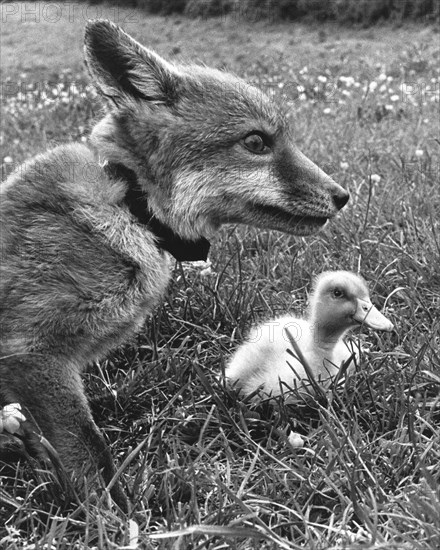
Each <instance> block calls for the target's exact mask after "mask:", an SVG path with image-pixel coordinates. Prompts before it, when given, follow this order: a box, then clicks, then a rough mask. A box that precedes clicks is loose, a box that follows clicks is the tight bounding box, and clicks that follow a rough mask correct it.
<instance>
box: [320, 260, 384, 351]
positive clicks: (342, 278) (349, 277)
mask: <svg viewBox="0 0 440 550" xmlns="http://www.w3.org/2000/svg"><path fill="white" fill-rule="evenodd" d="M309 322H310V323H311V324H313V326H314V327H315V328H316V329H317V330H318V331H319V332H320V336H321V337H322V338H323V340H326V339H331V340H333V341H334V340H337V339H338V338H340V337H342V335H343V334H344V333H345V332H346V331H347V330H349V329H351V328H353V327H355V326H358V325H367V326H368V327H370V328H372V329H374V330H385V331H391V330H392V329H393V324H392V323H391V321H389V320H388V319H387V318H386V317H385V316H384V315H383V314H382V313H381V312H380V311H379V310H378V309H377V308H376V307H375V306H374V305H373V304H372V303H371V300H370V294H369V292H368V288H367V284H366V282H365V281H364V279H363V278H362V277H360V276H359V275H356V274H354V273H351V272H349V271H326V272H324V273H321V274H320V275H319V276H318V277H317V278H316V280H315V284H314V290H313V292H312V295H311V298H310V309H309Z"/></svg>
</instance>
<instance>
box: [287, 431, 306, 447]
mask: <svg viewBox="0 0 440 550" xmlns="http://www.w3.org/2000/svg"><path fill="white" fill-rule="evenodd" d="M287 440H288V442H289V444H290V445H291V446H292V447H294V448H295V449H300V448H301V447H304V439H303V438H302V437H301V436H300V435H299V433H297V432H290V434H289V435H288V437H287Z"/></svg>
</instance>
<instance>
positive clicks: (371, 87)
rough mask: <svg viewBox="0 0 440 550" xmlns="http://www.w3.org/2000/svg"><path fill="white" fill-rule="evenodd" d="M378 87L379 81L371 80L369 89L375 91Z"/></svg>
mask: <svg viewBox="0 0 440 550" xmlns="http://www.w3.org/2000/svg"><path fill="white" fill-rule="evenodd" d="M376 88H377V82H376V81H375V80H373V81H372V82H370V84H369V85H368V90H369V91H370V92H374V91H375V89H376Z"/></svg>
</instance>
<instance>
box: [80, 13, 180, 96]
mask: <svg viewBox="0 0 440 550" xmlns="http://www.w3.org/2000/svg"><path fill="white" fill-rule="evenodd" d="M84 54H85V60H86V64H87V68H88V70H89V72H90V75H91V77H92V78H93V80H94V82H95V84H96V85H97V87H98V89H99V91H100V92H101V94H102V95H103V96H104V97H106V98H107V99H109V100H111V101H113V102H114V103H115V104H116V105H117V106H118V105H119V104H120V103H124V102H126V101H127V100H128V99H130V98H135V99H143V100H146V101H151V102H153V103H156V104H160V103H165V104H172V103H173V102H174V101H175V99H176V92H177V80H178V76H179V75H178V71H177V70H176V69H175V68H174V67H173V66H172V65H171V64H170V63H168V62H167V61H165V59H162V58H161V57H160V56H159V55H157V54H156V53H154V52H153V51H150V50H148V49H147V48H145V47H144V46H142V45H141V44H139V42H136V40H134V39H133V38H132V37H131V36H129V35H128V34H127V33H125V32H124V31H123V30H122V29H121V28H120V27H118V26H117V25H115V24H114V23H112V22H110V21H105V20H95V21H89V22H88V23H87V25H86V31H85V41H84Z"/></svg>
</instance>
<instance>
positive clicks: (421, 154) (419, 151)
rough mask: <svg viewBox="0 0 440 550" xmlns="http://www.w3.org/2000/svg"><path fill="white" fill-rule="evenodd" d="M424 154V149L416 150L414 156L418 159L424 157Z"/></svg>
mask: <svg viewBox="0 0 440 550" xmlns="http://www.w3.org/2000/svg"><path fill="white" fill-rule="evenodd" d="M423 153H424V151H423V149H416V150H415V153H414V154H415V155H416V157H423Z"/></svg>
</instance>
